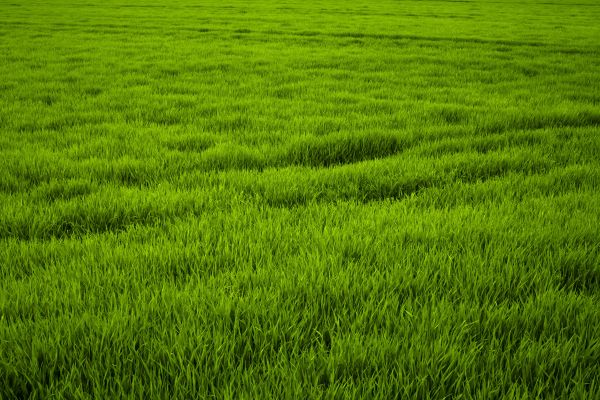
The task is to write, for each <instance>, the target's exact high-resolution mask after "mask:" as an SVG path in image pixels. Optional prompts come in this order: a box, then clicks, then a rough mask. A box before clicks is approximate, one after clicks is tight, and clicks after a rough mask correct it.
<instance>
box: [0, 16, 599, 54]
mask: <svg viewBox="0 0 600 400" xmlns="http://www.w3.org/2000/svg"><path fill="white" fill-rule="evenodd" d="M4 24H5V25H15V26H38V27H44V28H46V29H48V27H49V26H53V25H54V26H57V27H71V28H85V29H82V30H79V29H71V30H74V31H81V32H84V33H127V34H130V33H131V30H132V29H134V30H135V31H139V32H140V33H150V32H157V33H160V34H161V35H164V34H165V33H166V32H195V33H198V34H205V33H231V34H233V35H234V36H231V37H229V38H234V39H236V38H237V39H239V38H241V37H242V35H259V36H284V37H285V36H289V37H304V38H319V37H330V38H339V39H347V38H351V39H367V40H387V41H392V42H394V41H417V42H418V41H423V42H451V43H462V44H476V45H477V44H482V45H486V44H487V45H500V46H512V47H535V48H538V49H541V48H543V49H544V50H546V51H548V52H552V53H556V52H558V53H563V54H590V55H593V54H598V53H600V47H591V46H590V47H581V45H579V46H577V47H564V46H560V45H558V44H555V43H552V42H540V41H523V40H511V39H492V38H478V37H468V36H467V37H444V36H427V35H415V34H409V33H406V34H403V33H375V32H372V33H365V32H347V31H346V32H343V31H342V32H326V31H314V30H308V31H306V30H304V31H292V30H290V31H285V30H277V29H265V30H252V29H248V28H236V29H226V28H196V27H191V26H179V27H177V28H171V29H168V30H165V26H163V25H140V24H139V23H136V24H111V23H104V24H93V25H90V24H86V23H66V22H56V23H50V24H49V23H31V22H15V21H12V22H11V21H4ZM94 26H97V27H101V28H106V29H103V30H99V29H92V28H93V27H94ZM63 30H64V29H63ZM0 33H2V32H1V31H0ZM33 36H35V37H45V36H43V35H42V36H40V35H39V34H38V33H35V34H34V35H33Z"/></svg>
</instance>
